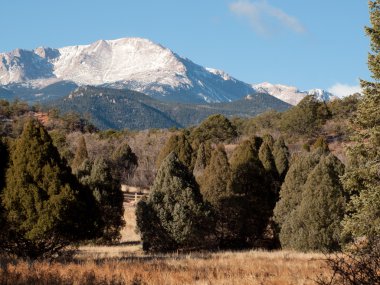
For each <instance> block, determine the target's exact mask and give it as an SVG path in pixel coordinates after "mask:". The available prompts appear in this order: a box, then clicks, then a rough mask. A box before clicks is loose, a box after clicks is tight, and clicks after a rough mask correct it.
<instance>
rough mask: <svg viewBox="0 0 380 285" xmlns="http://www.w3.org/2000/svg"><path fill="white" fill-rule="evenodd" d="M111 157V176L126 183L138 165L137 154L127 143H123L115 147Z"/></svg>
mask: <svg viewBox="0 0 380 285" xmlns="http://www.w3.org/2000/svg"><path fill="white" fill-rule="evenodd" d="M111 158H112V172H113V175H112V176H113V178H114V179H116V180H117V181H118V182H119V183H122V184H126V183H127V182H128V181H129V180H130V178H131V177H132V175H133V173H134V171H135V170H136V168H137V166H138V159H137V156H136V155H135V154H134V153H133V151H132V149H131V147H130V146H129V145H128V144H127V143H123V144H121V145H120V146H119V147H118V148H116V149H115V151H114V152H113V153H112V156H111Z"/></svg>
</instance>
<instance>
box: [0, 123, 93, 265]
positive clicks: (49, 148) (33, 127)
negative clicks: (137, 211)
mask: <svg viewBox="0 0 380 285" xmlns="http://www.w3.org/2000/svg"><path fill="white" fill-rule="evenodd" d="M2 203H3V206H4V209H5V212H6V218H7V223H8V224H9V235H8V243H7V245H6V246H7V250H9V251H11V252H13V253H15V254H17V255H19V256H25V257H30V258H37V257H41V256H49V255H52V254H54V253H56V252H59V251H60V250H61V249H62V248H63V247H64V246H66V245H67V244H69V243H70V242H75V241H78V240H81V239H84V238H89V237H92V236H93V235H95V234H96V228H95V226H94V224H95V222H96V219H97V213H96V211H94V210H93V209H96V208H95V207H94V204H95V203H94V200H93V198H92V195H91V193H89V192H88V191H86V189H85V188H83V187H82V186H81V185H80V184H79V182H78V180H77V179H76V178H75V176H73V175H72V174H71V171H70V168H69V167H68V166H67V165H65V164H64V163H63V161H62V159H61V157H60V155H59V153H58V150H57V149H56V148H55V147H54V145H53V143H52V140H51V138H50V136H49V134H48V133H47V131H46V130H45V129H44V128H43V127H42V125H41V124H39V123H38V122H37V121H34V120H29V121H28V122H27V123H26V125H25V126H24V130H23V132H22V134H21V136H20V138H18V139H17V140H16V142H15V144H14V146H13V148H12V152H11V156H10V165H9V168H8V170H7V173H6V187H5V189H4V193H3V201H2Z"/></svg>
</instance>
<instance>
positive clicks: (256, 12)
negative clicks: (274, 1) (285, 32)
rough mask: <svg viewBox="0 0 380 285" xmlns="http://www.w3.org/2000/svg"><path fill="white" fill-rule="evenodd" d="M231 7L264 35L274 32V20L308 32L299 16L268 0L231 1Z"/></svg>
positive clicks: (296, 30) (232, 10) (302, 31)
mask: <svg viewBox="0 0 380 285" xmlns="http://www.w3.org/2000/svg"><path fill="white" fill-rule="evenodd" d="M229 8H230V11H231V12H232V13H234V14H235V15H237V16H239V17H241V18H244V19H246V20H248V21H249V23H250V24H251V26H252V28H253V29H254V30H255V31H256V32H257V33H260V34H263V35H270V34H272V33H273V32H274V31H273V27H272V26H273V22H275V24H277V26H279V25H280V26H281V27H283V26H285V27H287V28H289V29H291V30H292V31H294V32H296V33H299V34H302V33H304V32H306V29H305V27H304V26H303V25H302V24H301V23H300V22H299V21H298V20H297V18H295V17H293V16H290V15H288V14H287V13H285V12H284V11H283V10H281V9H279V8H276V7H274V6H272V5H270V4H269V3H268V2H267V1H266V0H258V1H248V0H238V1H234V2H233V3H231V4H230V6H229ZM271 22H272V25H271Z"/></svg>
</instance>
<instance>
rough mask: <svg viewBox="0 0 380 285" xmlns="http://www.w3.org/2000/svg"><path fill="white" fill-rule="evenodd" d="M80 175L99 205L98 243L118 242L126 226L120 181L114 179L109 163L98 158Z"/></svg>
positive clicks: (86, 163) (87, 163)
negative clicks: (121, 231)
mask: <svg viewBox="0 0 380 285" xmlns="http://www.w3.org/2000/svg"><path fill="white" fill-rule="evenodd" d="M82 167H83V169H82ZM78 173H79V178H80V181H81V182H82V184H84V185H86V186H88V187H89V189H91V191H92V194H93V196H94V198H95V200H96V202H97V204H98V209H99V213H100V220H99V227H100V231H101V232H100V234H99V237H98V240H97V242H98V243H112V242H115V241H118V240H119V239H120V238H121V235H120V230H121V228H122V227H123V226H124V225H125V222H124V219H123V215H124V207H123V193H122V191H121V189H120V184H119V183H118V181H117V180H114V179H113V178H112V175H111V168H110V165H109V163H108V162H107V161H106V160H104V159H103V158H96V159H95V161H94V162H92V163H91V162H89V161H88V160H87V161H84V163H82V166H81V167H80V168H79V169H78Z"/></svg>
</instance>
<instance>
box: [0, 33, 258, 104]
mask: <svg viewBox="0 0 380 285" xmlns="http://www.w3.org/2000/svg"><path fill="white" fill-rule="evenodd" d="M53 79H54V80H55V82H57V81H60V80H65V81H72V82H74V83H76V84H79V85H98V86H99V85H102V86H110V87H117V88H128V89H132V90H136V91H140V92H143V93H145V94H148V95H151V96H153V97H157V98H160V99H167V100H174V101H181V102H192V103H195V102H204V101H206V102H224V101H231V100H236V99H240V98H242V97H244V96H246V95H248V94H250V93H252V92H253V89H252V87H251V86H250V85H249V84H246V83H244V82H241V81H239V80H236V79H234V78H232V77H231V76H229V75H227V74H226V73H224V72H222V71H218V70H216V69H206V68H204V67H202V66H200V65H197V64H195V63H193V62H192V61H190V60H189V59H186V58H182V57H180V56H179V55H177V54H175V53H174V52H172V51H171V50H169V49H167V48H165V47H163V46H161V45H159V44H155V43H153V42H151V41H150V40H147V39H141V38H122V39H117V40H107V41H106V40H100V41H97V42H94V43H92V44H89V45H78V46H69V47H63V48H59V49H52V48H44V47H40V48H37V49H35V50H33V51H27V50H21V49H17V50H14V51H12V52H9V53H0V84H2V85H7V84H14V83H27V84H30V85H32V86H45V85H48V83H46V82H47V80H50V82H51V81H52V80H53ZM54 80H53V81H54Z"/></svg>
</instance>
